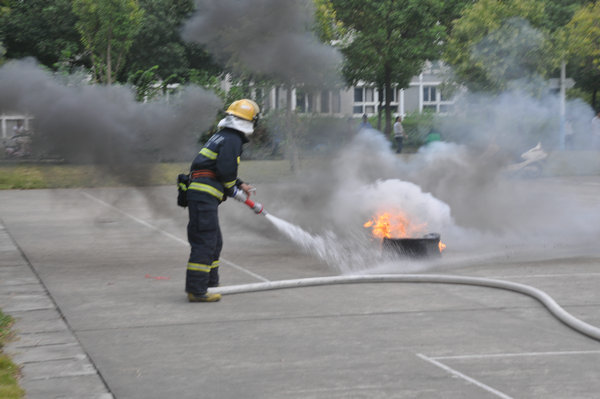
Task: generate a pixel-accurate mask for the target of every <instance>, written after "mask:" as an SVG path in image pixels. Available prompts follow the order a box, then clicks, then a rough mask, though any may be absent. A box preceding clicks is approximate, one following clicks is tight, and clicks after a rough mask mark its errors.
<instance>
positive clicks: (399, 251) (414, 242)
mask: <svg viewBox="0 0 600 399" xmlns="http://www.w3.org/2000/svg"><path fill="white" fill-rule="evenodd" d="M443 245H444V244H441V243H440V235H439V234H437V233H429V234H426V235H424V236H423V237H421V238H384V239H383V251H384V252H386V253H393V254H396V255H401V256H408V257H412V258H423V257H434V256H435V257H439V256H441V254H442V249H443V247H442V246H443Z"/></svg>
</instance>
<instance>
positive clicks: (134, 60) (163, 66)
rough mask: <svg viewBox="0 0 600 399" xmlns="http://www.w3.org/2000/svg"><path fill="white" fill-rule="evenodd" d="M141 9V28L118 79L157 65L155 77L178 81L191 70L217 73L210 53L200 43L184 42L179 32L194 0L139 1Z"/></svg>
mask: <svg viewBox="0 0 600 399" xmlns="http://www.w3.org/2000/svg"><path fill="white" fill-rule="evenodd" d="M139 5H140V7H141V9H143V11H144V15H143V18H142V20H141V26H140V31H139V33H138V34H137V35H136V37H135V39H134V41H133V43H132V46H131V49H130V51H129V53H128V57H127V61H126V64H125V66H124V68H123V72H122V73H121V75H120V80H122V79H125V78H126V79H127V80H131V75H132V74H135V73H137V72H138V71H140V70H142V71H144V70H148V69H150V68H152V67H153V66H155V65H157V66H158V69H157V70H156V71H155V74H156V76H157V78H159V79H161V80H165V79H167V78H169V77H172V78H173V79H175V81H177V82H186V81H187V80H188V79H189V71H190V69H196V70H207V71H209V72H212V73H217V72H218V71H217V69H218V68H217V67H216V65H215V64H214V63H213V62H212V60H211V58H210V56H209V55H208V54H206V52H204V50H203V49H201V48H200V47H199V46H197V45H194V44H190V43H186V42H184V41H183V40H182V39H181V36H180V34H179V31H180V28H181V26H182V24H183V22H184V21H185V20H186V18H188V17H189V15H190V13H191V12H192V11H193V10H194V1H193V0H176V1H174V0H139Z"/></svg>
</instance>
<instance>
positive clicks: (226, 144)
mask: <svg viewBox="0 0 600 399" xmlns="http://www.w3.org/2000/svg"><path fill="white" fill-rule="evenodd" d="M246 141H247V139H246V136H245V135H244V134H243V133H241V132H238V131H237V130H234V129H230V128H224V129H222V130H220V131H218V132H217V133H215V134H214V135H213V136H212V137H211V138H210V139H209V140H208V141H207V142H206V144H205V145H204V147H203V148H202V149H201V150H200V152H199V153H198V155H196V158H194V160H193V161H192V165H191V167H190V171H191V172H193V171H194V170H200V169H203V170H211V171H213V172H214V173H215V177H214V178H211V177H207V176H202V177H198V178H195V179H193V180H192V182H191V184H190V186H189V188H188V191H187V195H188V200H190V199H191V200H193V199H194V197H196V196H197V195H202V194H203V193H208V194H210V195H212V196H214V197H216V198H218V199H219V200H220V201H222V200H223V198H224V197H225V196H226V195H227V194H228V193H229V192H230V190H231V189H232V188H233V186H235V185H236V183H239V182H240V181H239V180H238V178H237V172H238V165H239V163H240V156H241V155H242V144H244V143H245V142H246Z"/></svg>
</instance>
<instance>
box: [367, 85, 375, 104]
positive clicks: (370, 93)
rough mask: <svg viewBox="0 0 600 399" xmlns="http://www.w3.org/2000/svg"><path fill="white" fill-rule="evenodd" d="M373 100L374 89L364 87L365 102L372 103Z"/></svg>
mask: <svg viewBox="0 0 600 399" xmlns="http://www.w3.org/2000/svg"><path fill="white" fill-rule="evenodd" d="M373 101H375V89H374V88H372V87H365V102H366V103H372V102H373Z"/></svg>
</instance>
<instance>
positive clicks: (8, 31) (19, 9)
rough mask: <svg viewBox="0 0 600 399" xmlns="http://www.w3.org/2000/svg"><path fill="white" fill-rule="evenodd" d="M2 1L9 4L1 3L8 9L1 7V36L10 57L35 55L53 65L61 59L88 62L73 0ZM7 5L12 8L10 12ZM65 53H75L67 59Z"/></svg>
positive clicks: (7, 55) (49, 65) (50, 66)
mask: <svg viewBox="0 0 600 399" xmlns="http://www.w3.org/2000/svg"><path fill="white" fill-rule="evenodd" d="M2 4H3V6H4V7H6V8H4V7H1V6H0V10H4V12H2V11H0V37H2V35H3V36H4V46H5V47H6V57H7V58H9V59H11V58H23V57H35V58H36V59H37V60H38V61H39V62H40V63H41V64H43V65H45V66H47V67H49V68H54V65H55V64H56V63H57V62H59V61H61V60H66V61H68V62H71V63H74V64H81V63H82V62H84V59H82V57H81V56H82V53H83V46H82V45H81V43H80V38H79V34H78V32H77V30H76V29H75V27H74V26H75V22H76V17H75V15H74V14H73V12H72V11H71V1H70V0H53V1H48V0H27V1H15V0H13V1H4V2H3V3H2ZM6 5H8V7H10V8H9V10H10V12H6V9H7V8H8V7H7V6H6ZM2 31H3V32H2ZM64 54H70V55H72V57H70V58H66V59H65V58H63V55H64Z"/></svg>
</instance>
